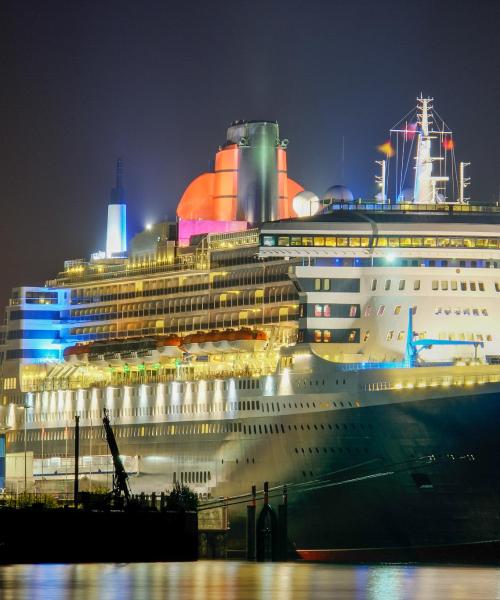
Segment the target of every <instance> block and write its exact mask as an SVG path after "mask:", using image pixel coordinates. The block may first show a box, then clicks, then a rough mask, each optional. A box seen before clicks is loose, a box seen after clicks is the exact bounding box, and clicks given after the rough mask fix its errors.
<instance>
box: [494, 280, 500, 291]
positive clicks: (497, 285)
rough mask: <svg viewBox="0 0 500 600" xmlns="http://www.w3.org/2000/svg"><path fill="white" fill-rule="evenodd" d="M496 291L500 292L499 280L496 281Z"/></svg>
mask: <svg viewBox="0 0 500 600" xmlns="http://www.w3.org/2000/svg"><path fill="white" fill-rule="evenodd" d="M495 291H497V292H500V283H498V281H495Z"/></svg>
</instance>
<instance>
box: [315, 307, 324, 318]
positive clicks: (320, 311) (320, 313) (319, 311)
mask: <svg viewBox="0 0 500 600" xmlns="http://www.w3.org/2000/svg"><path fill="white" fill-rule="evenodd" d="M314 316H315V317H322V316H323V306H322V305H321V304H315V305H314Z"/></svg>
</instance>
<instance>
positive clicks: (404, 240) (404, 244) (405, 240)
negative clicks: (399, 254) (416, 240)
mask: <svg viewBox="0 0 500 600" xmlns="http://www.w3.org/2000/svg"><path fill="white" fill-rule="evenodd" d="M399 243H400V245H401V246H402V247H407V246H411V238H409V237H402V238H400V239H399Z"/></svg>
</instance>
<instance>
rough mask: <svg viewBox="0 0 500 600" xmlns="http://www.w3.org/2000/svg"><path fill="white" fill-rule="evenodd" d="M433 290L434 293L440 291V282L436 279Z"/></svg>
mask: <svg viewBox="0 0 500 600" xmlns="http://www.w3.org/2000/svg"><path fill="white" fill-rule="evenodd" d="M432 289H433V290H434V291H436V290H438V289H439V281H438V280H437V279H434V280H433V282H432Z"/></svg>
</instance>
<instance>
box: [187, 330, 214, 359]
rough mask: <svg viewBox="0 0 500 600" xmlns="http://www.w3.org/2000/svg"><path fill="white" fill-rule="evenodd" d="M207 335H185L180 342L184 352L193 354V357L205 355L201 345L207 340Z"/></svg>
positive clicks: (201, 333)
mask: <svg viewBox="0 0 500 600" xmlns="http://www.w3.org/2000/svg"><path fill="white" fill-rule="evenodd" d="M207 335H208V334H206V333H203V332H200V333H193V334H191V335H187V336H186V337H185V338H184V339H183V340H182V345H183V347H184V348H185V349H186V352H189V354H195V355H204V354H207V353H206V352H205V350H204V349H203V348H202V344H204V343H205V341H206V339H207Z"/></svg>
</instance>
